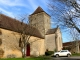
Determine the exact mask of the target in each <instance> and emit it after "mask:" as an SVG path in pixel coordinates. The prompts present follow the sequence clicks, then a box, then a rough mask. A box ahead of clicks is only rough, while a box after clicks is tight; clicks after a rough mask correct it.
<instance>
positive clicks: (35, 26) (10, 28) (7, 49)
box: [0, 7, 62, 58]
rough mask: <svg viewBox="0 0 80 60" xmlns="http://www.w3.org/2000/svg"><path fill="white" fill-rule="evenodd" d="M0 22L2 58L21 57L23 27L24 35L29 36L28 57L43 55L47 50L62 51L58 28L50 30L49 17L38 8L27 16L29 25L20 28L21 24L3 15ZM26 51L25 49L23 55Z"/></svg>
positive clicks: (0, 16)
mask: <svg viewBox="0 0 80 60" xmlns="http://www.w3.org/2000/svg"><path fill="white" fill-rule="evenodd" d="M0 22H1V23H0V39H1V40H2V43H1V44H0V49H2V50H3V51H4V53H3V58H7V57H10V56H13V57H22V49H21V47H19V39H20V32H21V31H22V32H23V28H22V27H23V26H26V29H25V30H26V32H25V34H26V35H30V36H31V37H30V38H29V44H30V56H39V55H44V54H45V51H46V50H47V49H48V50H49V51H54V50H57V51H60V50H61V49H62V35H61V31H60V28H59V27H57V28H55V29H51V27H50V25H51V24H50V16H49V15H48V14H47V13H46V12H45V11H43V9H42V8H40V7H38V8H37V10H36V11H35V12H34V13H33V14H31V15H30V16H29V25H26V24H23V26H22V25H21V22H19V21H17V20H15V19H12V18H10V17H7V16H4V15H0ZM30 28H32V29H30ZM32 31H33V33H32ZM26 51H27V47H26V50H25V53H26ZM0 54H2V53H1V52H0ZM26 54H27V53H26Z"/></svg>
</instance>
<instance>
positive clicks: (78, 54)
mask: <svg viewBox="0 0 80 60" xmlns="http://www.w3.org/2000/svg"><path fill="white" fill-rule="evenodd" d="M72 56H80V53H74V54H72Z"/></svg>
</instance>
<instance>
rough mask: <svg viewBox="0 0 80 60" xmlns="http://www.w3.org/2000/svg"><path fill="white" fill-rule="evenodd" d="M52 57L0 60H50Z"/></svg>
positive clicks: (6, 59)
mask: <svg viewBox="0 0 80 60" xmlns="http://www.w3.org/2000/svg"><path fill="white" fill-rule="evenodd" d="M49 59H50V57H34V58H32V57H31V58H5V59H0V60H49Z"/></svg>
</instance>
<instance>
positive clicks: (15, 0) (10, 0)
mask: <svg viewBox="0 0 80 60" xmlns="http://www.w3.org/2000/svg"><path fill="white" fill-rule="evenodd" d="M0 5H5V6H24V7H27V5H26V4H24V3H23V1H22V0H0Z"/></svg>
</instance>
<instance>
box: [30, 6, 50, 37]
mask: <svg viewBox="0 0 80 60" xmlns="http://www.w3.org/2000/svg"><path fill="white" fill-rule="evenodd" d="M29 24H30V25H31V26H33V27H35V28H37V29H38V30H39V32H40V33H41V35H42V36H43V37H45V34H46V32H47V31H48V29H50V25H51V24H50V16H49V15H48V14H47V13H46V12H45V11H44V10H43V9H42V8H41V7H38V8H37V9H36V10H35V11H34V12H33V13H32V14H31V15H30V16H29Z"/></svg>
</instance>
